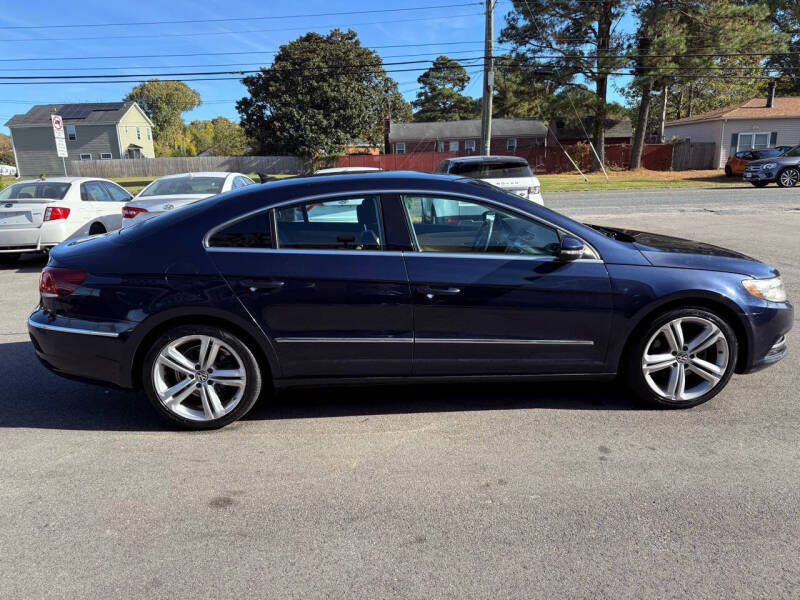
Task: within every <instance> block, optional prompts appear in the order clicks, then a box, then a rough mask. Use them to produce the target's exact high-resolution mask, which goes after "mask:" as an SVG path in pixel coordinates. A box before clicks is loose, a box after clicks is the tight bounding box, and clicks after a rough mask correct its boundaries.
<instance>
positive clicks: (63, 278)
mask: <svg viewBox="0 0 800 600" xmlns="http://www.w3.org/2000/svg"><path fill="white" fill-rule="evenodd" d="M84 281H86V271H81V270H79V269H62V268H60V267H45V268H44V269H42V275H41V277H39V293H40V294H41V295H42V298H61V297H63V296H67V295H69V294H71V293H72V292H74V291H75V290H77V289H78V288H79V287H81V285H82V284H83V282H84Z"/></svg>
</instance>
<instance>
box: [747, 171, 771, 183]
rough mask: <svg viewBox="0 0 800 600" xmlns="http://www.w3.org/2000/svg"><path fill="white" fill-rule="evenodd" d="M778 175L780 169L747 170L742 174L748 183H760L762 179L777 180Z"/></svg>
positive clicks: (767, 181)
mask: <svg viewBox="0 0 800 600" xmlns="http://www.w3.org/2000/svg"><path fill="white" fill-rule="evenodd" d="M777 176H778V169H773V170H771V171H762V170H761V169H759V170H758V171H745V172H744V174H742V181H745V182H747V183H754V182H755V183H758V182H761V181H763V182H765V183H771V182H774V181H775V179H776V177H777Z"/></svg>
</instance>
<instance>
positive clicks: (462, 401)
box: [0, 342, 645, 431]
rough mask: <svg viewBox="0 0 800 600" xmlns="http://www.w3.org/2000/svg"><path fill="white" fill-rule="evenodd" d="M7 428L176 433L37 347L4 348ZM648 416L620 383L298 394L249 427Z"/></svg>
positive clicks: (262, 410)
mask: <svg viewBox="0 0 800 600" xmlns="http://www.w3.org/2000/svg"><path fill="white" fill-rule="evenodd" d="M0 382H2V384H3V387H4V393H3V394H2V396H0V428H12V427H20V428H36V429H65V430H96V431H168V430H170V429H174V428H173V427H171V426H170V425H169V424H167V423H165V422H164V421H162V420H161V418H160V417H159V416H158V415H157V414H156V412H155V411H154V410H153V409H152V408H151V406H150V404H149V403H148V401H147V399H146V398H145V396H144V395H143V394H141V393H135V392H127V391H121V390H113V389H106V388H103V387H100V386H94V385H88V384H84V383H80V382H76V381H70V380H67V379H64V378H62V377H58V376H57V375H54V374H53V373H50V372H49V371H48V370H47V369H46V368H45V367H44V366H42V365H41V364H40V363H39V362H38V360H37V359H36V356H35V354H34V352H33V346H32V345H31V344H30V343H29V342H11V343H5V344H4V343H0ZM549 408H558V409H563V410H645V408H643V407H642V406H641V405H639V404H638V403H637V402H636V400H635V399H633V398H632V397H631V395H630V394H629V393H628V392H627V391H626V390H625V388H624V387H622V386H621V385H619V384H615V383H597V382H594V383H587V382H581V383H574V382H560V383H537V382H527V383H469V384H462V383H459V384H433V385H431V384H427V385H422V384H409V385H399V386H398V385H393V386H369V387H364V386H359V387H324V388H316V387H314V388H294V389H287V390H281V391H279V392H278V393H277V394H275V395H274V396H272V397H268V398H264V399H262V400H261V401H259V403H258V404H257V405H256V406H255V407H254V408H253V410H252V411H250V413H249V414H248V415H247V416H246V417H245V421H259V420H276V419H277V420H279V419H311V418H325V417H342V416H357V415H365V416H368V415H395V414H397V415H400V414H409V413H429V412H430V413H433V412H454V411H477V410H523V409H549Z"/></svg>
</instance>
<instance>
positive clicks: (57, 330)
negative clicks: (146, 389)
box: [28, 309, 131, 388]
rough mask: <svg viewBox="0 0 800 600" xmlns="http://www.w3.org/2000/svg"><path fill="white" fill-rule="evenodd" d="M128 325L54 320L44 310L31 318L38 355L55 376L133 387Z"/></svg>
mask: <svg viewBox="0 0 800 600" xmlns="http://www.w3.org/2000/svg"><path fill="white" fill-rule="evenodd" d="M129 326H130V324H128V323H98V322H91V321H82V320H77V319H65V318H59V317H51V316H48V315H47V314H45V312H44V311H43V310H42V309H38V310H36V311H35V312H34V313H33V314H32V315H31V316H30V317H29V318H28V334H29V335H30V338H31V342H32V343H33V347H34V350H35V351H36V356H37V357H38V358H39V360H40V361H41V362H42V364H44V366H46V367H47V368H48V369H50V370H51V371H53V372H54V373H56V374H58V375H61V376H64V377H68V378H70V379H79V380H81V381H89V382H93V383H101V384H105V385H112V386H115V387H120V388H127V387H130V369H131V365H130V360H129V357H128V353H127V351H126V349H125V344H124V341H123V339H122V338H123V337H124V334H125V331H126V330H127V328H128V327H129Z"/></svg>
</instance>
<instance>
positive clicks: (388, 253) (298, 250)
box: [206, 246, 403, 256]
mask: <svg viewBox="0 0 800 600" xmlns="http://www.w3.org/2000/svg"><path fill="white" fill-rule="evenodd" d="M206 252H240V253H242V252H243V253H246V254H262V253H271V254H322V255H325V254H331V255H337V256H402V255H403V253H402V252H400V251H399V250H387V251H383V250H331V249H327V248H325V249H322V248H321V249H319V250H311V249H309V248H237V247H235V246H220V247H215V246H211V247H210V248H206Z"/></svg>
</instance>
